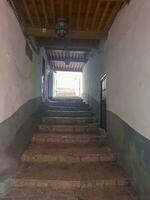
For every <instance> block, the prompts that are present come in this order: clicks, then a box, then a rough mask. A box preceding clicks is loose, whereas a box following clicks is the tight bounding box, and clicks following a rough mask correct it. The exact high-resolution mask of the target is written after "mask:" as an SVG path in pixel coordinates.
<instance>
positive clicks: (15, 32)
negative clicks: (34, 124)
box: [0, 0, 41, 122]
mask: <svg viewBox="0 0 150 200" xmlns="http://www.w3.org/2000/svg"><path fill="white" fill-rule="evenodd" d="M0 19H1V25H0V47H1V48H0V72H1V73H0V122H2V121H4V120H5V119H7V118H9V117H10V116H11V115H12V114H13V113H14V112H16V111H17V109H18V108H20V107H21V106H22V105H23V104H24V103H25V102H27V101H28V100H30V99H32V98H35V97H38V96H41V90H40V84H41V80H40V79H39V77H40V75H41V70H40V68H39V67H38V59H37V55H36V54H35V53H33V60H32V62H31V61H30V59H29V58H28V57H27V55H26V53H25V44H26V40H25V38H24V35H23V33H22V30H21V28H20V25H19V23H18V21H17V19H16V17H15V15H14V13H13V11H12V9H11V8H10V6H9V5H8V3H7V2H6V1H5V0H1V1H0Z"/></svg>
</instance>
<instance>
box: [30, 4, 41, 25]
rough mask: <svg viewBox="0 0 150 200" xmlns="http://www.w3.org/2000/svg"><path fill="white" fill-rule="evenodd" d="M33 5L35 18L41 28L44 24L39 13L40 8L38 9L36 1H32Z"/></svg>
mask: <svg viewBox="0 0 150 200" xmlns="http://www.w3.org/2000/svg"><path fill="white" fill-rule="evenodd" d="M32 5H33V8H34V12H35V16H36V18H37V22H38V26H40V27H41V25H42V23H41V19H40V15H39V11H38V8H37V5H36V2H35V0H32Z"/></svg>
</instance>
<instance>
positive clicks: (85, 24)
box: [83, 0, 92, 28]
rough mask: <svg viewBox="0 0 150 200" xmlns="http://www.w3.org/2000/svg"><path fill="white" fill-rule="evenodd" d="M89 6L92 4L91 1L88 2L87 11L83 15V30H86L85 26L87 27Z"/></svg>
mask: <svg viewBox="0 0 150 200" xmlns="http://www.w3.org/2000/svg"><path fill="white" fill-rule="evenodd" d="M91 4H92V0H88V4H87V10H86V14H85V20H84V25H83V26H84V28H86V26H87V22H88V18H89V12H90V8H91Z"/></svg>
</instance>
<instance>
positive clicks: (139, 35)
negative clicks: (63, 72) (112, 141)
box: [106, 0, 150, 139]
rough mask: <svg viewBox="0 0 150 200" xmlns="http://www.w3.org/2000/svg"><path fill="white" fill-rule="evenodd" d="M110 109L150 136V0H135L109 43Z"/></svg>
mask: <svg viewBox="0 0 150 200" xmlns="http://www.w3.org/2000/svg"><path fill="white" fill-rule="evenodd" d="M106 55H107V57H106V62H107V64H106V67H107V78H108V82H107V86H108V87H107V88H108V90H107V100H108V105H107V106H108V110H110V111H112V112H114V113H115V114H117V115H118V116H119V117H121V118H122V119H123V120H124V121H126V122H127V123H128V124H129V125H130V126H131V127H132V128H134V129H135V130H136V131H138V132H140V133H141V134H143V136H145V137H147V138H149V139H150V1H149V0H131V3H130V4H129V5H128V6H126V7H125V8H124V9H123V10H122V11H121V12H120V13H119V14H118V16H117V18H116V20H115V22H114V24H113V26H112V28H111V31H110V34H109V38H108V41H107V43H106Z"/></svg>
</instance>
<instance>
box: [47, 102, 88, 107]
mask: <svg viewBox="0 0 150 200" xmlns="http://www.w3.org/2000/svg"><path fill="white" fill-rule="evenodd" d="M45 105H46V106H65V107H78V108H79V107H86V108H88V107H89V105H88V104H86V103H84V102H80V103H76V102H59V101H50V102H48V103H45Z"/></svg>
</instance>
